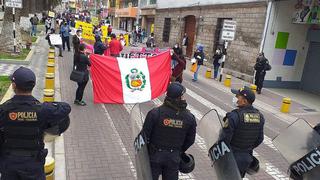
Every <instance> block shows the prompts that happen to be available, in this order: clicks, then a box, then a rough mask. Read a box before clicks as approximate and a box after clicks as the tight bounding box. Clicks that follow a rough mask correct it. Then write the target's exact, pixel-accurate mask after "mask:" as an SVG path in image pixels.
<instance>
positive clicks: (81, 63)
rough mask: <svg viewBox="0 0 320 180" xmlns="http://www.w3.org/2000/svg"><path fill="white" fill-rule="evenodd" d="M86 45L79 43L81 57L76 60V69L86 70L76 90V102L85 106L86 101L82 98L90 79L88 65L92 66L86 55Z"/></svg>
mask: <svg viewBox="0 0 320 180" xmlns="http://www.w3.org/2000/svg"><path fill="white" fill-rule="evenodd" d="M84 49H85V45H84V44H80V45H79V52H80V54H79V59H78V61H76V66H75V69H76V70H77V71H80V72H84V79H83V81H82V82H78V88H77V91H76V99H75V100H74V104H77V105H80V106H85V105H87V104H86V102H85V101H83V100H82V98H83V93H84V89H85V88H86V85H87V83H88V81H89V71H88V67H89V66H91V63H90V61H89V58H88V57H87V56H86V55H85V52H84Z"/></svg>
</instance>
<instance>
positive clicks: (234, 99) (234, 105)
mask: <svg viewBox="0 0 320 180" xmlns="http://www.w3.org/2000/svg"><path fill="white" fill-rule="evenodd" d="M232 106H233V107H235V108H238V98H237V97H233V98H232Z"/></svg>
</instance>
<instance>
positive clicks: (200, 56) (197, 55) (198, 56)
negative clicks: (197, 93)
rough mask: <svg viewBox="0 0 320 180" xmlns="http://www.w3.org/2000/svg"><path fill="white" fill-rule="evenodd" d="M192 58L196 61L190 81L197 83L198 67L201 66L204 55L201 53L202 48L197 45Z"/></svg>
mask: <svg viewBox="0 0 320 180" xmlns="http://www.w3.org/2000/svg"><path fill="white" fill-rule="evenodd" d="M193 57H194V58H195V59H196V60H197V62H196V63H197V70H196V72H194V74H193V79H192V81H194V82H195V81H198V73H199V69H200V66H201V65H203V60H204V53H203V46H202V45H198V47H197V50H196V52H195V53H194V55H193Z"/></svg>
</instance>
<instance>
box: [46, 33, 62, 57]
mask: <svg viewBox="0 0 320 180" xmlns="http://www.w3.org/2000/svg"><path fill="white" fill-rule="evenodd" d="M54 33H55V30H54V29H53V28H52V29H51V30H50V32H49V33H48V34H47V36H46V38H45V39H46V40H48V44H49V46H54V47H56V48H58V49H59V57H63V56H62V45H61V44H59V45H52V44H51V41H50V35H52V34H54Z"/></svg>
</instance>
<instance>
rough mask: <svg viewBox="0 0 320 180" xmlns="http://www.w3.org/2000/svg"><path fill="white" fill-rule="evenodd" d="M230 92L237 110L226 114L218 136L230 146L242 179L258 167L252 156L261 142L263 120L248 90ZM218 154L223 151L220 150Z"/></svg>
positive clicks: (253, 97)
mask: <svg viewBox="0 0 320 180" xmlns="http://www.w3.org/2000/svg"><path fill="white" fill-rule="evenodd" d="M231 91H232V93H234V94H235V95H236V97H235V98H234V100H233V102H234V103H236V106H237V109H235V110H233V111H231V112H229V113H227V115H226V117H225V118H224V119H223V124H222V126H223V131H222V133H221V134H220V139H221V140H223V141H222V142H223V143H224V142H225V143H227V144H228V145H230V148H231V149H232V152H233V154H234V157H235V159H236V162H237V165H238V168H239V171H240V174H241V176H242V177H244V176H245V174H246V172H248V170H250V172H252V171H251V169H256V170H257V169H258V168H257V167H259V164H257V160H256V158H254V157H253V155H252V154H253V149H254V148H256V147H257V146H259V145H260V144H261V143H262V141H263V137H264V136H263V126H264V121H265V120H264V117H263V115H262V114H261V113H260V112H259V110H257V109H255V108H254V107H253V106H252V104H253V102H254V100H255V94H254V93H253V92H252V91H251V89H250V88H248V87H244V88H241V89H239V90H235V89H232V90H231ZM221 147H222V144H221ZM227 147H228V146H227ZM224 149H226V148H224ZM220 152H224V151H221V150H220Z"/></svg>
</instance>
